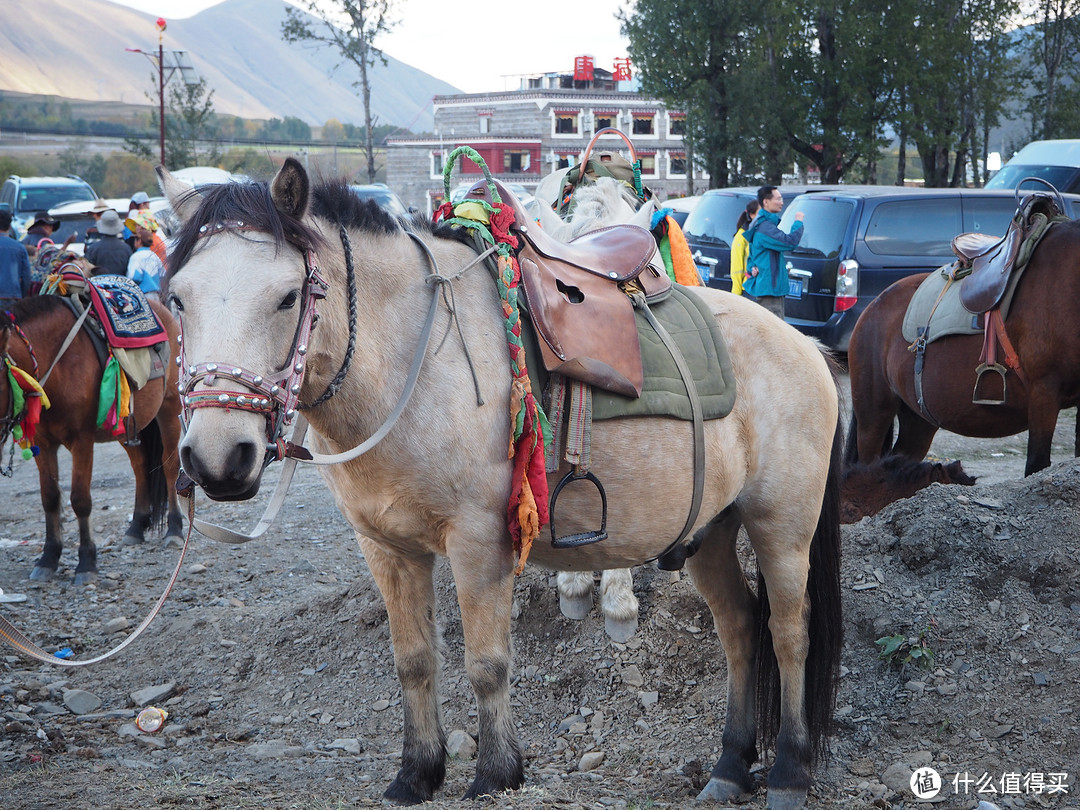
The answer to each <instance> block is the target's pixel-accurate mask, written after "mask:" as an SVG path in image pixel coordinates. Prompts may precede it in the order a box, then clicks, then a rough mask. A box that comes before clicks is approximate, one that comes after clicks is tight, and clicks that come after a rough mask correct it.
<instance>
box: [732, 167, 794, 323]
mask: <svg viewBox="0 0 1080 810" xmlns="http://www.w3.org/2000/svg"><path fill="white" fill-rule="evenodd" d="M757 198H758V202H759V203H760V204H761V210H760V211H759V212H758V215H757V217H756V218H755V219H754V221H753V222H752V223H750V227H749V228H747V229H746V231H745V233H743V236H744V237H745V238H746V241H747V242H748V243H749V244H750V250H749V252H748V253H747V256H746V281H744V282H743V290H744V292H746V293H749V294H750V296H751V297H752V298H753V299H754V300H755V301H757V302H758V303H759V304H761V305H762V306H763V307H765V309H767V310H769V312H772V313H774V314H775V315H777V316H778V317H780V318H783V317H784V298H785V296H787V294H788V274H787V270H786V269H785V268H784V251H786V250H789V249H790V248H793V247H795V246H796V245H797V244H799V241H800V240H801V239H802V235H803V215H802V212H801V211H800V212H799V213H797V214H796V215H795V222H794V224H793V225H792V226H791V233H784V232H783V231H782V230H780V212H781V211H782V210H784V197H783V195H782V194H781V193H780V189H778V188H777V187H776V186H762V187H761V188H759V189H758V192H757Z"/></svg>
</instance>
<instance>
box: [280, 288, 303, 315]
mask: <svg viewBox="0 0 1080 810" xmlns="http://www.w3.org/2000/svg"><path fill="white" fill-rule="evenodd" d="M299 298H300V292H299V291H298V290H293V291H292V292H291V293H289V294H288V295H286V296H285V297H284V298H283V299H282V301H281V303H280V304H278V310H279V311H285V310H289V309H292V308H293V307H295V306H296V302H297V300H298V299H299Z"/></svg>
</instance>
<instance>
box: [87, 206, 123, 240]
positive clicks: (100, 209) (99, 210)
mask: <svg viewBox="0 0 1080 810" xmlns="http://www.w3.org/2000/svg"><path fill="white" fill-rule="evenodd" d="M111 210H113V209H112V206H111V205H109V204H108V203H107V202H105V200H103V199H101V198H100V197H99V198H98V199H96V200H94V207H93V208H91V209H90V216H92V217H93V218H94V224H93V225H91V226H90V227H89V228H87V229H86V238H85V239H83V250H84V251H85V249H86V248H88V247H90V245H92V244H93V243H94V242H96V241H97V240H98V239H100V238H101V232H100V231H98V226H97V224H98V222H99V221H100V220H101V215H102V214H104V213H105V212H106V211H111ZM117 217H118V218H119V215H117Z"/></svg>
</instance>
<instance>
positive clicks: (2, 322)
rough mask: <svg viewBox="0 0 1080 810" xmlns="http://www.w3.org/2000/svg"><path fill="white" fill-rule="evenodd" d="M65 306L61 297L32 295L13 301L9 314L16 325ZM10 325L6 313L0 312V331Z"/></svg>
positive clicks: (10, 322) (10, 320)
mask: <svg viewBox="0 0 1080 810" xmlns="http://www.w3.org/2000/svg"><path fill="white" fill-rule="evenodd" d="M66 306H67V304H65V303H64V299H63V297H61V296H59V295H32V296H30V297H29V298H20V299H19V300H18V301H15V302H14V303H13V304H12V305H11V314H12V315H14V316H15V318H14V322H15V323H18V322H19V321H24V320H32V319H33V318H36V317H37V316H38V315H43V314H45V313H48V312H52V311H53V310H54V309H56V308H58V307H66ZM11 325H12V319H11V318H10V317H9V316H8V314H7V313H6V312H3V311H0V329H7V328H8V327H9V326H11Z"/></svg>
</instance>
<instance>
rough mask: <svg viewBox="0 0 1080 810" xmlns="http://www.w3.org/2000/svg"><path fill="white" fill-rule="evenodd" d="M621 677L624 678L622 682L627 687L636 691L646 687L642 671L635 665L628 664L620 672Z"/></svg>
mask: <svg viewBox="0 0 1080 810" xmlns="http://www.w3.org/2000/svg"><path fill="white" fill-rule="evenodd" d="M619 675H621V676H622V682H623V683H625V684H626V685H627V686H632V687H634V688H635V689H637V688H639V687H641V686H644V685H645V679H644V678H643V677H642V676H641V670H639V669H638V668H637V667H636V666H635V665H634V664H628V665H627V666H625V667H623V668H622V669H621V670H619Z"/></svg>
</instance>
